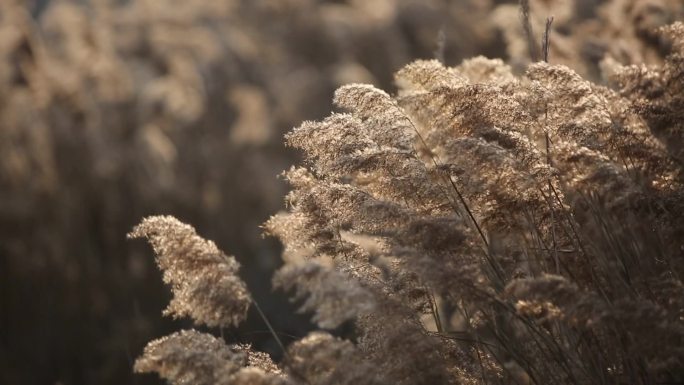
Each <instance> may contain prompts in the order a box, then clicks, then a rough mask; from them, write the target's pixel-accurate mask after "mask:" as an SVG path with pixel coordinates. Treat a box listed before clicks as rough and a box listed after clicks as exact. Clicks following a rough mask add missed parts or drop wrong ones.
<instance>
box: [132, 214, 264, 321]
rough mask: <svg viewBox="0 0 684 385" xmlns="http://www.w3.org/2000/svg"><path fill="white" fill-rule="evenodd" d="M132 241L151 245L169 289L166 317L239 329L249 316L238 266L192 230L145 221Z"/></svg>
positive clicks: (156, 219)
mask: <svg viewBox="0 0 684 385" xmlns="http://www.w3.org/2000/svg"><path fill="white" fill-rule="evenodd" d="M128 237H129V238H146V239H147V240H148V241H149V243H150V244H151V245H152V248H153V249H154V252H155V254H156V256H157V258H156V260H157V264H158V265H159V268H160V269H161V270H162V271H163V272H164V282H166V283H168V284H170V285H171V290H172V291H173V299H172V300H171V303H169V306H168V307H167V308H166V310H164V315H172V316H174V317H184V316H189V317H191V318H192V319H193V320H194V321H195V322H196V323H197V324H204V325H207V326H211V327H215V326H231V325H237V324H239V323H240V322H241V321H243V320H244V319H245V318H246V316H247V309H248V308H249V304H250V302H251V299H250V295H249V292H248V291H247V288H246V286H245V283H244V282H243V281H242V280H241V279H240V278H239V277H238V275H237V272H238V269H239V267H240V265H239V264H238V262H237V261H236V260H235V258H234V257H232V256H228V255H226V254H224V253H223V252H222V251H221V250H219V249H218V248H217V247H216V245H215V244H214V242H212V241H208V240H205V239H203V238H202V237H200V236H198V235H197V233H195V229H194V228H193V227H192V226H189V225H186V224H184V223H182V222H180V221H179V220H177V219H176V218H174V217H171V216H153V217H147V218H145V219H144V220H143V221H142V223H140V224H139V225H138V226H136V227H135V228H134V229H133V231H132V232H131V233H130V234H128Z"/></svg>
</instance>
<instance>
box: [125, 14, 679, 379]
mask: <svg viewBox="0 0 684 385" xmlns="http://www.w3.org/2000/svg"><path fill="white" fill-rule="evenodd" d="M658 33H659V36H661V38H662V39H669V41H670V42H671V46H672V50H671V52H670V54H669V55H668V56H667V58H666V59H665V61H664V63H663V64H662V65H655V66H638V65H633V66H621V65H619V64H617V63H615V61H611V60H606V61H605V62H604V63H603V69H604V71H605V76H606V77H607V78H610V79H611V81H612V82H613V83H614V84H615V85H616V86H617V90H614V89H610V88H606V87H604V86H600V85H596V84H594V83H592V82H590V81H587V80H585V79H583V78H582V77H581V76H580V75H578V74H577V73H576V72H574V71H573V70H571V69H570V68H568V67H566V66H563V65H551V64H548V63H544V62H538V63H534V64H531V65H529V66H528V67H527V69H526V71H525V73H524V74H523V75H520V76H517V75H515V74H514V73H513V72H512V70H511V68H510V67H509V66H507V65H506V64H504V63H503V62H502V61H500V60H490V59H485V58H482V57H477V58H474V59H470V60H466V61H464V62H463V63H462V64H461V65H459V66H457V67H445V66H444V65H443V64H441V63H440V62H438V61H434V60H433V61H416V62H414V63H412V64H409V65H408V66H406V67H404V68H403V69H402V70H400V71H399V72H398V73H397V74H396V81H397V84H398V85H399V87H400V91H399V93H398V94H397V95H395V96H391V95H389V94H387V93H386V92H384V91H382V90H379V89H377V88H375V87H373V86H371V85H364V84H350V85H346V86H343V87H341V88H339V89H338V90H337V92H336V94H335V103H336V104H337V105H338V106H339V107H340V108H342V109H344V110H346V111H347V112H345V113H334V114H332V115H331V116H329V117H328V118H326V119H324V120H322V121H316V122H305V123H304V124H302V125H301V126H299V127H298V128H296V129H294V130H293V131H292V132H291V133H290V134H288V135H287V143H288V145H290V146H292V147H295V148H297V149H299V150H301V151H302V153H303V155H304V165H303V166H301V167H293V168H292V169H290V170H289V171H287V172H285V174H284V175H285V177H286V179H287V180H288V181H289V183H290V184H291V186H292V191H291V192H290V193H289V195H288V196H287V204H288V207H289V211H288V212H287V213H283V214H279V215H277V216H274V217H273V218H272V219H271V220H270V221H269V222H268V223H267V224H266V225H265V229H266V231H267V233H269V234H271V235H274V236H277V237H278V238H280V239H281V241H282V242H283V243H284V246H285V261H286V264H285V265H284V266H283V267H282V268H281V270H280V271H279V272H278V273H277V274H276V276H275V278H274V280H275V283H276V284H277V285H278V286H281V287H284V288H296V289H297V290H296V297H298V298H300V299H301V298H304V299H305V301H304V303H303V307H302V309H303V310H305V311H311V312H313V313H314V316H313V320H314V321H315V322H316V323H317V324H318V325H319V327H320V328H321V329H326V330H328V331H331V330H333V329H334V328H336V327H337V326H339V325H340V324H341V323H343V322H350V323H352V324H353V326H354V332H353V334H350V335H346V336H342V337H343V338H340V337H334V336H333V335H331V334H329V333H328V332H324V331H317V332H314V333H312V334H310V335H309V336H307V337H305V338H303V339H301V340H299V341H297V342H294V343H293V344H291V345H290V346H289V347H288V349H287V351H286V353H285V358H284V360H283V361H282V362H281V363H280V364H279V365H280V371H278V372H274V371H271V372H268V371H266V370H264V369H263V367H261V366H260V365H256V364H250V363H248V362H247V361H246V360H245V359H242V361H241V363H240V364H239V365H238V367H239V368H241V369H237V368H235V367H234V366H233V365H234V364H233V363H234V362H236V358H235V357H236V355H235V353H233V351H234V348H229V347H224V346H214V345H215V339H213V338H212V337H206V336H204V335H196V336H195V334H192V333H194V332H184V333H185V334H183V333H182V334H181V335H180V337H179V336H178V335H172V336H171V337H167V338H166V339H162V340H160V341H155V342H153V343H151V344H150V346H148V348H147V349H146V351H145V353H144V354H143V356H142V358H140V359H139V361H138V365H137V368H138V369H142V370H145V371H147V370H154V371H157V372H159V373H160V375H162V376H164V377H166V378H168V379H170V380H171V382H172V383H175V384H182V383H186V382H184V381H185V379H186V378H187V379H191V380H192V381H191V382H192V383H209V382H211V383H237V384H243V383H244V384H249V383H252V382H251V381H255V382H258V383H269V384H270V383H291V384H312V385H313V384H333V383H334V384H359V383H362V384H452V383H453V384H460V383H466V384H476V383H481V384H616V383H629V384H656V383H673V382H680V381H683V380H684V372H683V371H682V368H684V348H683V347H684V300H683V298H684V285H683V284H682V275H683V274H684V260H682V250H684V222H683V221H682V218H681V211H682V209H684V207H682V205H683V202H684V201H683V198H684V196H683V195H682V194H683V192H684V174H683V171H684V168H683V167H682V165H683V162H682V161H683V160H684V159H682V156H683V155H682V150H681V149H682V140H683V138H682V132H683V131H682V129H683V127H682V122H683V121H684V120H683V119H682V118H683V117H684V115H683V114H684V102H683V101H684V99H682V95H684V81H683V79H684V64H683V63H684V59H683V58H684V24H682V23H675V24H672V25H670V26H667V27H664V28H661V29H660V30H659V31H658ZM159 221H160V219H155V218H152V219H147V220H145V222H143V225H142V226H141V228H148V229H149V230H145V231H147V232H149V231H152V233H154V234H161V235H163V234H165V233H168V235H167V236H168V237H171V238H172V239H175V238H176V237H178V236H179V235H178V234H180V233H179V232H178V231H177V230H173V231H169V230H166V228H165V227H164V226H163V225H162V223H164V221H162V222H159ZM165 221H172V220H171V219H165ZM172 223H176V222H175V221H172ZM177 226H181V227H180V228H184V229H185V228H186V227H183V225H180V224H178V225H177ZM182 234H183V235H180V236H181V237H183V238H184V240H182V241H181V240H176V241H174V242H173V243H168V242H165V244H168V245H170V249H167V248H166V247H165V248H163V249H161V248H160V247H159V246H156V251H157V255H158V257H159V258H161V259H163V258H166V257H165V255H173V259H174V260H178V265H177V266H179V267H180V266H186V263H188V262H187V261H186V259H185V258H190V259H189V261H192V260H194V258H195V257H194V256H193V255H195V252H194V251H188V250H194V247H190V248H189V249H188V248H187V247H186V248H181V249H178V246H177V245H183V244H186V243H189V244H191V245H194V244H195V243H196V242H199V241H197V240H196V238H195V237H196V235H195V234H194V232H191V231H185V232H183V233H182ZM157 242H159V241H157ZM203 242H204V241H202V243H200V244H204V243H203ZM153 243H154V242H153ZM212 246H213V245H212ZM210 249H211V250H214V248H213V247H210ZM212 253H214V251H212ZM181 261H185V262H181ZM162 268H164V265H163V264H162ZM168 271H169V270H168V268H167V270H166V273H165V274H168ZM197 271H198V270H197V269H196V268H195V267H194V266H192V267H190V266H189V265H188V268H187V271H186V274H188V275H189V276H191V277H194V275H195V274H196V272H197ZM234 274H235V271H232V270H231V271H226V272H225V274H224V276H223V278H222V279H226V280H231V281H233V280H235V279H237V278H236V277H235V275H234ZM206 279H207V280H208V282H210V281H211V280H214V279H219V278H218V277H212V276H207V278H206ZM214 289H216V290H220V287H219V286H216V287H215V288H214V287H209V286H207V287H206V290H207V292H197V293H195V295H196V296H197V297H198V298H202V297H204V296H207V295H213V294H212V291H213V290H214ZM228 294H229V293H225V295H228ZM233 294H234V295H235V298H232V299H227V298H226V299H225V300H224V302H225V303H230V302H231V301H239V300H240V298H242V297H243V294H241V292H240V291H236V292H234V293H233ZM221 295H224V294H221ZM194 300H195V299H194V298H186V299H185V301H187V304H191V303H192V301H194ZM217 309H218V308H217ZM238 315H239V314H238ZM193 317H194V318H195V320H196V321H201V319H198V317H196V316H193ZM180 338H190V339H192V341H191V342H187V343H185V342H183V343H181V342H176V340H179V339H180ZM205 340H206V341H205ZM186 345H189V346H190V347H189V348H188V349H184V346H186ZM201 345H206V348H205V349H200V350H201V351H200V352H198V353H195V351H196V347H198V346H201ZM231 349H232V350H231ZM212 352H216V353H212ZM193 354H197V355H198V357H204V355H206V354H209V355H211V357H207V358H198V359H196V360H195V359H193V360H189V359H186V357H187V355H193ZM252 354H256V353H252ZM166 357H168V358H166ZM178 357H180V359H179V358H178ZM218 358H220V359H218ZM160 361H161V362H163V363H165V364H167V366H161V367H160V366H159V365H160V364H159V362H160ZM269 367H270V364H269ZM235 373H238V374H239V373H245V374H244V377H238V376H236V374H235ZM247 373H248V374H249V375H248V374H247ZM252 378H254V379H252Z"/></svg>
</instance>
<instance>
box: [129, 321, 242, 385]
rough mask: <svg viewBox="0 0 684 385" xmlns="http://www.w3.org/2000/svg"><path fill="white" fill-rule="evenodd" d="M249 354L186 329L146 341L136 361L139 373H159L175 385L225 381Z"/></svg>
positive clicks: (203, 384) (211, 337)
mask: <svg viewBox="0 0 684 385" xmlns="http://www.w3.org/2000/svg"><path fill="white" fill-rule="evenodd" d="M247 359H248V355H247V353H246V352H244V351H242V350H240V349H231V347H230V346H228V345H226V344H225V343H224V342H223V341H221V340H219V339H217V338H215V337H214V336H212V335H210V334H205V333H200V332H198V331H196V330H183V331H180V332H176V333H173V334H171V335H168V336H166V337H162V338H160V339H158V340H154V341H152V342H150V343H149V344H147V346H146V347H145V351H144V352H143V355H142V356H141V357H140V358H138V359H137V360H136V362H135V367H134V369H135V371H136V372H138V373H152V372H156V373H158V374H159V376H160V377H162V378H164V379H166V380H167V381H169V383H170V384H172V385H186V384H187V385H190V384H192V385H215V384H226V383H228V381H227V380H228V378H229V377H230V376H231V375H232V374H233V373H235V372H237V371H238V370H239V369H240V368H241V367H244V366H245V365H246V364H247Z"/></svg>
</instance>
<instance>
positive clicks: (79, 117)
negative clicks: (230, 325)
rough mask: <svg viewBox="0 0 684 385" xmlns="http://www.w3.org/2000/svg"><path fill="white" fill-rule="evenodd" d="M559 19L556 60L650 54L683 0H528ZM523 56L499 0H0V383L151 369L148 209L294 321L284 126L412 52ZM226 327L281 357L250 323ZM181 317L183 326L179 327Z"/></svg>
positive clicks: (584, 66)
mask: <svg viewBox="0 0 684 385" xmlns="http://www.w3.org/2000/svg"><path fill="white" fill-rule="evenodd" d="M531 6H532V15H531V19H530V20H531V23H532V25H533V27H535V28H536V29H537V32H541V29H542V28H543V25H544V20H545V19H546V17H548V16H550V15H554V16H555V21H554V29H553V32H552V35H551V42H552V49H551V57H552V60H551V61H552V62H554V63H561V64H566V65H569V66H570V67H572V68H573V69H575V70H576V71H578V72H579V73H581V74H582V75H584V76H587V77H589V78H591V79H593V80H596V81H600V79H599V78H598V76H599V75H598V74H599V70H598V68H599V63H600V60H601V59H603V58H604V57H605V56H606V55H610V56H612V57H613V58H615V59H616V60H618V61H620V62H622V63H638V62H647V63H656V62H658V61H660V60H662V53H663V52H664V51H663V48H664V47H663V46H662V45H663V43H662V42H660V41H659V40H658V38H657V37H655V35H654V34H653V33H652V32H651V31H652V30H653V28H655V27H658V26H660V25H664V24H668V23H669V22H671V21H673V20H677V19H681V18H682V15H684V5H682V4H681V1H680V0H613V1H608V0H604V1H602V0H575V1H571V0H567V1H564V0H561V1H544V0H537V1H531ZM476 55H485V56H488V57H502V58H504V59H505V60H507V61H508V62H509V63H511V64H512V65H513V66H514V68H516V69H518V70H520V71H522V70H523V69H524V66H525V65H526V64H527V63H528V62H529V60H530V59H529V58H530V52H529V47H528V45H527V40H526V39H525V38H524V34H523V33H522V28H521V27H520V18H519V11H518V8H517V2H516V1H515V0H511V1H494V0H347V1H344V0H336V1H333V0H330V1H322V0H72V1H68V0H34V1H31V0H2V1H0V383H3V384H55V383H62V384H93V383H100V384H121V383H132V384H142V383H153V382H155V381H157V380H156V378H154V377H153V376H139V375H133V374H132V370H131V367H132V362H133V360H134V358H135V357H136V356H138V355H139V354H140V352H141V350H142V347H143V346H144V345H145V343H146V342H147V341H149V340H151V339H153V338H157V337H159V336H162V335H164V334H168V332H169V331H170V330H175V329H177V328H178V327H177V326H178V323H181V324H183V325H186V326H188V325H189V324H187V323H184V322H183V321H170V320H163V319H161V316H160V314H161V311H162V309H163V308H164V306H165V304H166V303H167V301H168V298H169V296H170V295H169V293H168V290H166V288H164V287H163V284H162V282H161V274H160V273H159V272H158V271H157V269H156V267H155V266H154V261H153V258H152V255H151V251H150V250H149V249H148V248H147V247H146V246H145V245H144V244H142V242H131V241H127V240H126V239H125V234H126V233H127V232H128V231H130V229H131V228H132V227H133V225H135V224H136V223H138V222H139V221H140V219H141V218H142V217H144V216H146V215H152V214H170V215H174V216H176V217H178V218H179V219H180V220H182V221H184V222H186V223H189V224H192V225H193V226H195V227H196V228H197V230H198V232H199V234H201V235H202V236H203V237H205V238H208V239H212V240H214V241H216V243H217V244H218V246H219V247H220V248H221V249H223V250H225V251H226V252H228V253H232V254H235V255H236V256H237V258H238V260H239V261H240V262H241V264H242V265H243V270H242V273H243V276H244V278H245V280H246V281H247V283H248V285H249V286H250V290H251V291H252V293H254V295H255V297H256V299H257V300H258V301H259V302H260V303H261V304H262V307H264V308H265V310H266V312H267V313H268V315H269V318H270V319H271V321H272V322H273V323H274V325H275V328H276V330H278V331H279V332H282V333H283V339H284V340H286V341H287V339H288V338H287V336H286V335H287V334H289V335H295V336H301V335H303V334H304V333H305V330H306V328H307V327H308V325H307V322H306V317H301V316H294V315H292V311H291V310H290V309H291V307H290V306H289V305H288V303H287V301H286V300H284V299H283V298H282V297H283V296H282V295H280V296H277V295H276V296H274V295H272V294H271V284H270V280H271V273H272V271H273V270H274V269H275V268H277V266H278V265H279V264H280V257H279V246H278V244H277V243H276V242H275V241H274V240H271V239H267V240H264V239H262V237H261V229H260V225H261V224H262V223H263V222H264V221H265V220H266V219H267V218H268V217H269V216H270V215H272V214H274V213H276V212H277V211H278V210H279V209H281V208H282V205H283V203H282V197H283V196H284V194H285V192H286V186H285V185H284V183H282V181H280V180H279V179H278V178H277V175H278V174H279V173H280V172H281V171H282V170H284V169H287V168H289V165H290V164H292V163H294V161H295V157H296V156H297V154H295V153H293V152H291V151H289V150H288V149H286V148H285V147H284V145H283V140H282V135H283V134H284V133H285V132H286V131H288V130H289V129H290V128H292V127H294V126H296V125H298V124H299V123H300V122H301V121H303V120H312V119H320V118H322V117H324V116H326V115H327V114H328V113H329V112H330V110H331V108H332V107H331V105H330V101H331V100H332V93H333V91H334V90H335V88H336V87H338V86H340V85H342V84H346V83H350V82H363V83H372V84H374V85H376V86H378V87H380V88H383V89H385V90H388V91H392V90H393V89H394V86H393V84H392V74H393V73H394V71H396V70H397V69H399V68H400V67H402V66H403V65H404V64H406V63H408V62H410V61H412V60H413V59H417V58H432V57H437V58H439V59H441V60H443V61H444V62H445V63H447V64H451V65H454V64H457V63H458V62H460V60H462V59H464V58H468V57H471V56H476ZM251 319H252V322H248V323H247V325H246V326H244V327H242V328H241V329H239V330H235V331H227V330H226V331H221V332H222V333H223V332H225V333H231V334H230V336H231V338H232V339H234V340H237V341H243V342H251V343H254V344H255V345H256V347H257V348H259V349H261V350H265V351H270V352H274V353H275V352H276V351H277V349H276V347H275V345H274V343H273V341H272V340H271V339H270V338H269V336H268V333H266V328H265V326H264V325H263V324H262V323H261V321H260V320H259V319H258V317H256V316H253V317H252V318H251ZM174 324H175V325H174Z"/></svg>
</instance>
